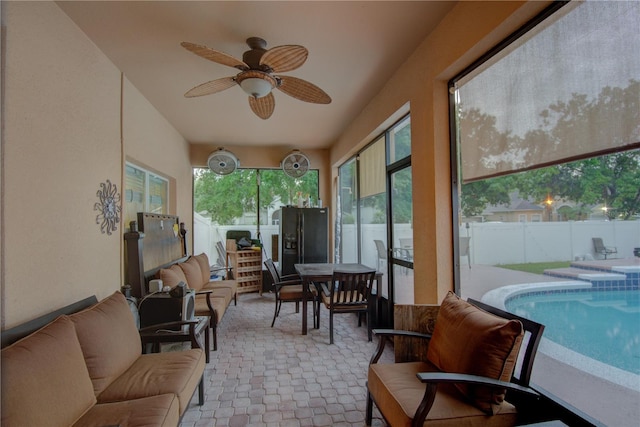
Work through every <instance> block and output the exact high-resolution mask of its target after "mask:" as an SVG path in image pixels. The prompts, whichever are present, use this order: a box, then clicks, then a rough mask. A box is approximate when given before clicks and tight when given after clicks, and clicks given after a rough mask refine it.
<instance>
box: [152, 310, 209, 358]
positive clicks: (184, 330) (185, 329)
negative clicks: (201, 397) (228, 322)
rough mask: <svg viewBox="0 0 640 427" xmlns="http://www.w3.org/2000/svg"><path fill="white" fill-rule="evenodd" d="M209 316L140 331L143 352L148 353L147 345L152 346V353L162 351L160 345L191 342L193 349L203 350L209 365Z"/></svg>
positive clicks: (158, 325) (153, 326) (154, 326)
mask: <svg viewBox="0 0 640 427" xmlns="http://www.w3.org/2000/svg"><path fill="white" fill-rule="evenodd" d="M209 335H210V334H209V316H196V317H195V318H194V320H186V321H181V322H167V323H159V324H157V325H151V326H147V327H145V328H142V329H140V339H141V341H142V350H143V352H145V353H146V351H147V345H151V351H152V352H154V353H157V352H159V351H160V344H164V343H172V342H191V348H203V345H202V337H203V336H204V349H203V350H204V353H205V358H206V361H207V363H209V349H210V343H209Z"/></svg>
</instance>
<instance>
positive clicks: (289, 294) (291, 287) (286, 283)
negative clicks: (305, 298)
mask: <svg viewBox="0 0 640 427" xmlns="http://www.w3.org/2000/svg"><path fill="white" fill-rule="evenodd" d="M264 265H265V266H266V267H267V271H269V274H270V275H271V280H273V287H274V291H275V295H276V307H275V311H274V313H273V321H271V327H272V328H273V325H274V324H275V323H276V317H278V315H279V314H280V307H281V306H282V303H283V302H295V303H296V313H299V312H300V301H302V292H303V289H302V279H300V276H298V275H297V274H289V275H286V276H280V273H279V272H278V269H277V268H276V265H275V264H274V262H273V260H272V259H271V258H269V259H267V260H266V261H265V262H264ZM309 292H310V293H311V294H312V295H313V297H312V298H311V300H312V302H313V325H314V327H316V313H317V311H318V310H317V308H316V304H318V292H317V291H316V289H315V287H312V288H311V289H309Z"/></svg>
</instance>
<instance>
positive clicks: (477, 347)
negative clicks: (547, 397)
mask: <svg viewBox="0 0 640 427" xmlns="http://www.w3.org/2000/svg"><path fill="white" fill-rule="evenodd" d="M523 335H524V331H523V328H522V324H521V323H520V322H519V321H517V320H507V319H503V318H501V317H498V316H494V315H493V314H490V313H487V312H485V311H483V310H481V309H479V308H477V307H475V306H473V305H471V304H469V303H468V302H466V301H463V300H462V299H460V298H459V297H458V296H457V295H455V294H454V293H453V292H449V294H448V295H447V296H446V297H445V299H444V301H443V302H442V304H441V305H440V310H439V311H438V317H437V318H436V323H435V328H434V331H433V335H432V337H431V341H430V343H429V349H428V351H427V359H428V360H429V361H430V362H431V363H433V365H434V366H436V367H437V368H438V369H440V370H441V371H444V372H455V373H462V374H472V375H480V376H484V377H488V378H493V379H499V380H502V381H511V375H512V373H513V369H514V367H515V363H516V359H517V356H518V352H519V350H520V344H521V342H522V337H523ZM457 387H458V388H459V389H460V391H461V392H462V393H464V394H465V395H466V396H467V397H468V398H469V399H471V400H472V401H473V402H474V403H475V404H476V406H477V407H478V408H479V409H481V410H483V411H485V412H486V413H488V414H493V413H496V412H495V411H497V410H498V409H499V404H500V403H501V402H502V401H503V399H504V395H505V390H504V389H496V388H488V387H474V386H464V385H458V386H457Z"/></svg>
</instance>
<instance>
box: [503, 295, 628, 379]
mask: <svg viewBox="0 0 640 427" xmlns="http://www.w3.org/2000/svg"><path fill="white" fill-rule="evenodd" d="M504 306H505V308H506V309H507V310H508V311H511V312H513V313H516V314H518V315H520V316H522V317H525V318H527V319H531V320H534V321H536V322H539V323H542V324H544V325H545V331H544V337H545V338H546V339H548V340H551V341H553V342H554V343H556V344H558V345H560V346H562V347H566V348H568V349H570V350H573V351H575V352H577V353H580V354H582V355H585V356H587V357H590V358H592V359H595V360H597V361H600V362H602V363H605V364H607V365H610V366H614V367H616V368H619V369H622V370H624V371H627V372H631V373H633V374H640V291H639V290H613V291H603V290H592V289H588V288H582V289H570V290H567V289H555V290H549V289H547V290H538V291H534V290H533V289H532V290H531V292H522V293H516V295H512V296H510V297H508V298H505V299H504Z"/></svg>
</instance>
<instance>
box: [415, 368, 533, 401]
mask: <svg viewBox="0 0 640 427" xmlns="http://www.w3.org/2000/svg"><path fill="white" fill-rule="evenodd" d="M416 376H417V377H418V379H419V380H420V381H421V382H423V383H427V384H429V383H434V384H439V383H459V384H474V385H484V386H489V387H498V388H505V389H507V390H511V391H515V392H519V393H524V394H526V395H528V396H530V397H536V398H537V397H540V393H538V392H537V391H535V390H534V389H532V388H530V387H525V386H522V385H520V384H516V383H511V382H506V381H500V380H495V379H493V378H487V377H481V376H478V375H469V374H456V373H449V372H419V373H417V374H416Z"/></svg>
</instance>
